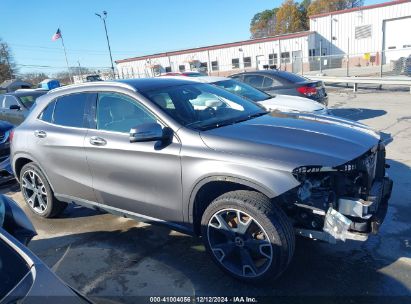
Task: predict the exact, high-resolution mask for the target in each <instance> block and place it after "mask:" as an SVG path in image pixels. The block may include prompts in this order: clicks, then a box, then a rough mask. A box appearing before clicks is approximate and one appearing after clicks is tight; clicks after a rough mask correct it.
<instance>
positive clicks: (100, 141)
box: [90, 136, 107, 146]
mask: <svg viewBox="0 0 411 304" xmlns="http://www.w3.org/2000/svg"><path fill="white" fill-rule="evenodd" d="M90 144H92V145H93V146H105V145H106V144H107V141H106V140H105V139H104V138H101V137H98V136H92V137H90Z"/></svg>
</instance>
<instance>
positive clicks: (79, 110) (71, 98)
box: [53, 93, 94, 128]
mask: <svg viewBox="0 0 411 304" xmlns="http://www.w3.org/2000/svg"><path fill="white" fill-rule="evenodd" d="M93 95H94V94H89V93H77V94H71V95H66V96H62V97H59V98H57V101H56V105H55V107H54V114H53V123H54V124H56V125H60V126H66V127H74V128H83V127H84V126H85V122H86V121H87V119H86V118H87V117H86V113H85V110H86V105H87V104H88V98H90V97H91V98H92V96H93Z"/></svg>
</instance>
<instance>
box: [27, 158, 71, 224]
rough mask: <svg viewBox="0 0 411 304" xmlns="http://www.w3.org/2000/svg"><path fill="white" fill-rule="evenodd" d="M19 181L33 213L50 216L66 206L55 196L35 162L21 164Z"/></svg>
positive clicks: (57, 213) (55, 214)
mask: <svg viewBox="0 0 411 304" xmlns="http://www.w3.org/2000/svg"><path fill="white" fill-rule="evenodd" d="M19 182H20V188H21V192H22V194H23V197H24V200H25V202H26V204H27V205H28V206H29V208H30V210H31V211H32V212H33V213H34V214H36V215H39V216H41V217H44V218H52V217H56V216H57V215H59V214H60V213H61V212H63V210H64V209H65V208H66V207H67V203H64V202H60V201H58V200H57V199H56V198H55V196H54V192H53V190H52V189H51V187H50V184H49V182H48V181H47V178H46V177H45V175H44V174H43V172H42V171H41V169H40V168H39V166H37V165H36V164H35V163H28V164H26V165H24V166H23V168H22V169H21V172H20V177H19Z"/></svg>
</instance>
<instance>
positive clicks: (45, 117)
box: [39, 100, 56, 123]
mask: <svg viewBox="0 0 411 304" xmlns="http://www.w3.org/2000/svg"><path fill="white" fill-rule="evenodd" d="M55 105H56V101H55V100H54V101H52V102H51V103H49V104H48V106H47V107H46V108H45V109H44V110H43V112H41V114H40V116H39V119H40V120H42V121H45V122H50V123H51V122H52V121H53V112H54V106H55Z"/></svg>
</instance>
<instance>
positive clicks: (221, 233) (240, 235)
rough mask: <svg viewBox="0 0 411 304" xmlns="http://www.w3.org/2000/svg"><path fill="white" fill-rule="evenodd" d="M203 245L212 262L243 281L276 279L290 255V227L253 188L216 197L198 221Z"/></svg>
mask: <svg viewBox="0 0 411 304" xmlns="http://www.w3.org/2000/svg"><path fill="white" fill-rule="evenodd" d="M201 232H202V237H203V240H204V245H205V247H206V249H207V251H208V253H209V254H210V255H211V257H212V259H213V261H214V262H215V263H216V264H217V265H218V266H219V267H220V268H222V269H223V270H224V271H225V272H227V273H229V274H230V275H231V276H233V277H235V278H237V279H240V280H242V281H247V282H259V281H261V280H264V279H267V278H277V277H278V276H280V275H281V273H282V272H283V271H284V270H285V269H286V268H287V266H288V264H289V263H290V261H291V258H292V256H293V254H294V248H295V235H294V229H293V226H292V224H291V222H290V221H289V219H288V217H287V216H286V215H285V213H284V212H283V211H282V210H281V209H280V208H279V207H278V206H277V205H275V203H273V202H271V201H270V199H269V198H268V197H266V196H265V195H263V194H262V193H259V192H255V191H245V190H239V191H232V192H227V193H225V194H223V195H221V196H219V197H218V198H216V199H215V200H214V201H213V202H212V203H211V204H210V205H209V206H208V207H207V208H206V210H205V211H204V213H203V216H202V220H201Z"/></svg>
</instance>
